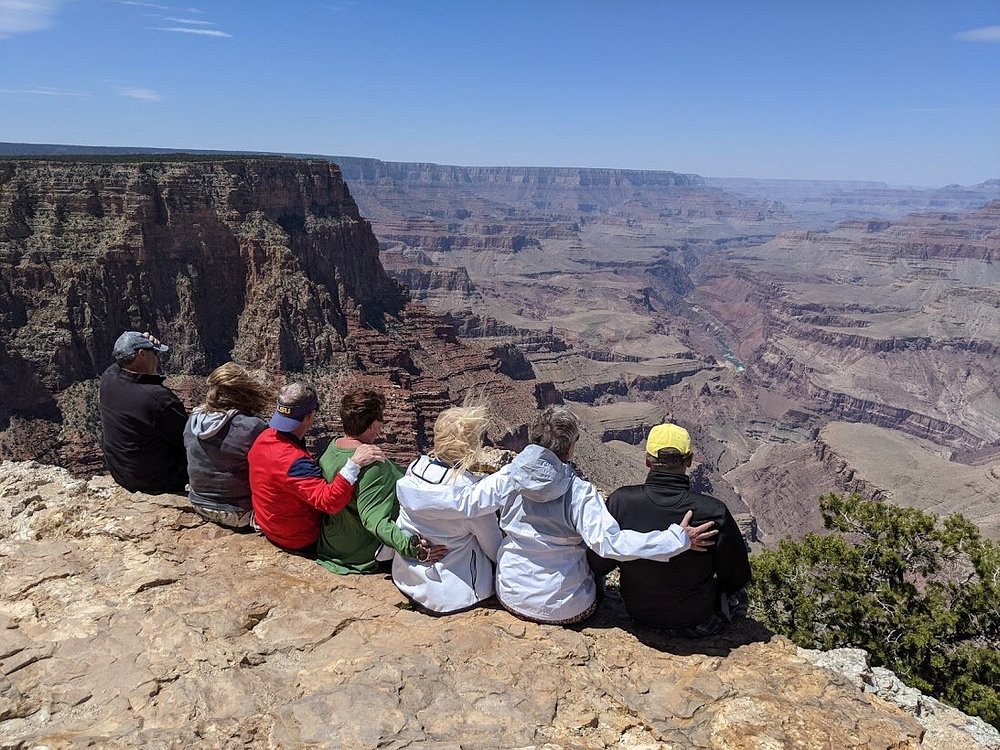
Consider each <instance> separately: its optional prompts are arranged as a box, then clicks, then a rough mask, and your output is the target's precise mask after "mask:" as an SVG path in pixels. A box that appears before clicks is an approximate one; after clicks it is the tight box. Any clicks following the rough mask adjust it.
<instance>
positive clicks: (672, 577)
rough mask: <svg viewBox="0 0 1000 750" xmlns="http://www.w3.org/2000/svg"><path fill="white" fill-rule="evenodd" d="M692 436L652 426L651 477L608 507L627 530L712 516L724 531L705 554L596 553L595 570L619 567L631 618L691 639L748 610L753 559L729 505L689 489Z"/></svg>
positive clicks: (591, 558) (674, 428) (648, 444)
mask: <svg viewBox="0 0 1000 750" xmlns="http://www.w3.org/2000/svg"><path fill="white" fill-rule="evenodd" d="M693 455H694V454H693V452H692V450H691V436H690V435H689V434H688V432H687V430H685V429H684V428H682V427H678V426H677V425H675V424H661V425H657V426H656V427H654V428H653V429H652V430H650V433H649V437H648V439H647V440H646V466H648V467H649V469H650V471H649V475H648V476H647V477H646V483H645V484H640V485H633V486H631V487H622V488H621V489H619V490H616V491H615V492H613V493H612V494H611V497H609V498H608V510H609V511H610V512H611V515H613V516H614V517H615V519H617V521H618V523H619V525H620V526H621V527H622V528H623V529H632V530H635V531H652V530H654V529H665V528H667V527H668V526H669V525H670V524H672V523H680V520H681V519H682V518H683V517H684V514H685V513H687V511H689V510H690V511H693V512H694V518H693V519H692V520H691V523H692V525H694V524H702V523H705V522H706V521H714V522H715V528H717V529H718V530H719V535H718V536H717V537H716V539H715V542H716V543H715V546H714V547H713V548H711V549H710V550H708V551H707V552H705V553H702V554H698V553H695V552H691V551H688V552H685V553H683V554H680V555H678V556H677V557H675V558H674V559H672V560H671V561H670V562H654V561H652V560H633V561H630V562H615V561H614V560H605V559H604V558H601V557H598V556H597V555H595V554H594V553H593V552H590V553H589V555H588V559H589V561H590V566H591V568H592V569H593V570H594V572H595V573H596V574H597V575H606V574H607V573H610V572H611V571H612V570H613V569H614V568H615V567H616V566H617V567H619V568H620V569H621V593H622V598H623V599H624V600H625V606H626V608H627V609H628V612H629V615H630V616H631V617H632V619H633V620H634V621H635V622H637V623H639V624H642V625H646V626H648V627H653V628H658V629H661V630H665V631H667V632H669V633H670V634H672V635H676V636H680V637H685V638H701V637H705V636H709V635H716V634H718V633H720V632H722V631H723V630H725V629H726V627H727V626H728V625H729V623H730V622H731V621H732V620H733V619H735V618H737V617H742V616H743V615H744V614H746V604H747V599H746V590H745V588H744V587H745V586H746V584H747V583H748V582H749V581H750V561H749V560H748V558H747V548H746V544H745V543H744V541H743V536H742V535H741V534H740V530H739V527H738V526H737V525H736V521H735V520H734V519H733V516H732V514H731V513H730V512H729V509H728V508H726V506H725V505H724V504H723V503H722V502H721V501H719V500H716V499H715V498H714V497H711V496H709V495H702V494H700V493H698V492H692V491H691V480H690V479H689V478H688V476H687V470H688V469H689V468H690V467H691V458H692V456H693Z"/></svg>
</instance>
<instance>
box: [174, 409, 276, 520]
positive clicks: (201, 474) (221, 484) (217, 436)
mask: <svg viewBox="0 0 1000 750" xmlns="http://www.w3.org/2000/svg"><path fill="white" fill-rule="evenodd" d="M266 428H267V425H266V424H265V423H264V420H262V419H260V418H259V417H253V416H250V415H247V414H243V413H241V412H238V411H236V410H235V409H230V410H229V411H228V412H226V413H222V412H217V411H205V410H204V409H203V408H202V407H200V406H199V407H197V408H196V409H195V410H194V411H193V412H192V413H191V416H190V417H188V421H187V424H186V425H185V426H184V448H185V450H186V451H187V461H188V480H189V481H190V484H191V490H190V492H189V494H188V497H190V498H191V503H192V504H194V505H198V506H201V507H204V508H208V509H209V510H220V511H230V512H237V513H246V512H248V511H250V510H251V509H252V508H253V505H252V503H251V502H250V479H249V469H248V467H247V451H249V450H250V446H252V445H253V443H254V440H256V439H257V436H258V435H260V433H262V432H263V431H264V430H265V429H266Z"/></svg>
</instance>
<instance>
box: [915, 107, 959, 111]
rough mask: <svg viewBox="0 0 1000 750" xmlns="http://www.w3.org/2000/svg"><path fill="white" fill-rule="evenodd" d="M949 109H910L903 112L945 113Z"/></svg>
mask: <svg viewBox="0 0 1000 750" xmlns="http://www.w3.org/2000/svg"><path fill="white" fill-rule="evenodd" d="M949 109H951V107H910V108H909V109H904V110H903V111H904V112H947V111H948V110H949Z"/></svg>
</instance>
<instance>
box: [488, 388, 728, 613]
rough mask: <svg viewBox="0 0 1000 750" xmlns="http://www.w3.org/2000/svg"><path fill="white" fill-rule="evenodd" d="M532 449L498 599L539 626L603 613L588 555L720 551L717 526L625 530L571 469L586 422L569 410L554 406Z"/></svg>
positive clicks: (507, 512) (521, 470) (505, 549)
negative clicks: (714, 543) (590, 552)
mask: <svg viewBox="0 0 1000 750" xmlns="http://www.w3.org/2000/svg"><path fill="white" fill-rule="evenodd" d="M528 434H529V438H530V440H531V445H529V446H528V447H526V448H525V449H524V450H523V451H521V452H520V453H519V454H518V456H517V458H515V459H514V461H513V462H512V464H511V467H510V477H511V480H512V482H513V484H514V485H515V486H517V487H518V488H519V489H518V490H517V492H516V493H515V495H514V497H513V499H512V500H511V501H510V502H508V503H507V504H506V505H505V507H504V510H503V514H502V515H501V517H500V527H501V528H502V529H503V531H504V533H505V534H506V537H505V538H504V541H503V543H502V544H501V545H500V551H499V554H498V556H497V585H496V589H497V598H498V599H499V600H500V603H501V604H502V605H503V607H504V608H505V609H507V610H508V611H510V612H512V613H513V614H515V615H517V616H518V617H522V618H524V619H526V620H531V621H534V622H542V623H549V624H553V625H570V624H573V623H578V622H583V621H584V620H586V619H587V618H589V617H590V616H591V615H592V614H593V613H594V611H595V610H596V609H597V590H596V585H595V583H594V576H593V574H592V573H591V571H590V566H589V565H588V564H587V549H588V548H590V549H592V550H593V551H594V552H596V553H597V554H598V555H600V556H601V557H605V558H609V559H612V560H636V559H640V558H645V559H650V560H659V561H661V562H662V561H666V560H669V559H670V558H672V557H674V556H676V555H678V554H680V553H681V552H685V551H686V550H688V549H692V550H695V551H702V552H703V551H705V550H706V549H707V548H708V547H710V546H711V545H712V540H711V537H712V536H714V535H715V534H716V533H718V532H716V531H712V530H710V529H711V526H712V524H711V522H709V523H706V524H702V525H701V526H695V527H692V526H690V520H691V514H690V513H688V514H687V515H686V516H685V517H684V519H683V521H682V522H681V523H680V524H671V526H670V527H669V528H667V529H665V530H662V531H651V532H648V533H640V532H637V531H629V530H623V529H621V528H620V527H619V526H618V522H617V521H616V520H615V519H614V517H613V516H612V515H611V514H610V513H608V511H607V508H606V507H605V505H604V498H603V497H601V495H600V493H599V492H598V491H597V488H596V487H595V486H594V485H593V484H591V483H590V482H587V481H585V480H583V479H581V478H580V477H578V476H577V475H576V472H575V470H574V469H573V467H572V466H571V465H570V464H569V463H568V461H570V459H572V458H573V454H574V452H575V450H576V443H577V440H578V439H579V437H580V423H579V420H578V419H577V418H576V415H575V414H573V412H571V411H570V410H569V409H567V408H566V407H564V406H550V407H549V408H548V409H546V410H545V411H543V412H542V413H541V414H540V415H539V417H538V419H537V420H536V421H535V423H534V424H533V425H532V426H531V429H530V430H529V433H528Z"/></svg>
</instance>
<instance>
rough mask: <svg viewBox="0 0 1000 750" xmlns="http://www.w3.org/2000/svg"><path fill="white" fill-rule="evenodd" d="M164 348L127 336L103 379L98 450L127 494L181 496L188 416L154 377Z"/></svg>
mask: <svg viewBox="0 0 1000 750" xmlns="http://www.w3.org/2000/svg"><path fill="white" fill-rule="evenodd" d="M167 350H168V348H167V347H166V346H165V345H163V344H161V343H160V342H159V341H158V340H157V339H155V338H153V337H152V336H151V335H149V334H148V333H139V332H138V331H125V333H123V334H122V335H121V336H119V337H118V340H117V341H116V342H115V347H114V350H113V351H112V356H113V357H114V359H115V362H114V364H112V365H111V366H110V367H108V369H107V370H105V371H104V374H103V375H102V376H101V388H100V407H101V427H102V428H103V430H104V437H103V438H102V440H101V449H102V450H103V451H104V460H105V461H106V462H107V464H108V470H109V471H110V472H111V476H112V477H113V478H114V480H115V481H116V482H117V483H118V484H120V485H121V486H122V487H124V488H125V489H127V490H129V491H131V492H147V493H149V494H151V495H158V494H161V493H164V492H176V493H178V494H183V492H184V486H185V485H186V484H187V456H186V455H185V452H184V423H185V422H186V421H187V412H186V411H185V410H184V405H183V404H182V403H181V402H180V399H178V398H177V396H176V395H174V392H173V391H171V390H170V389H169V388H167V387H166V386H164V385H163V380H164V377H163V376H162V375H159V374H158V370H159V360H158V358H157V354H158V353H159V352H165V351H167Z"/></svg>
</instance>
